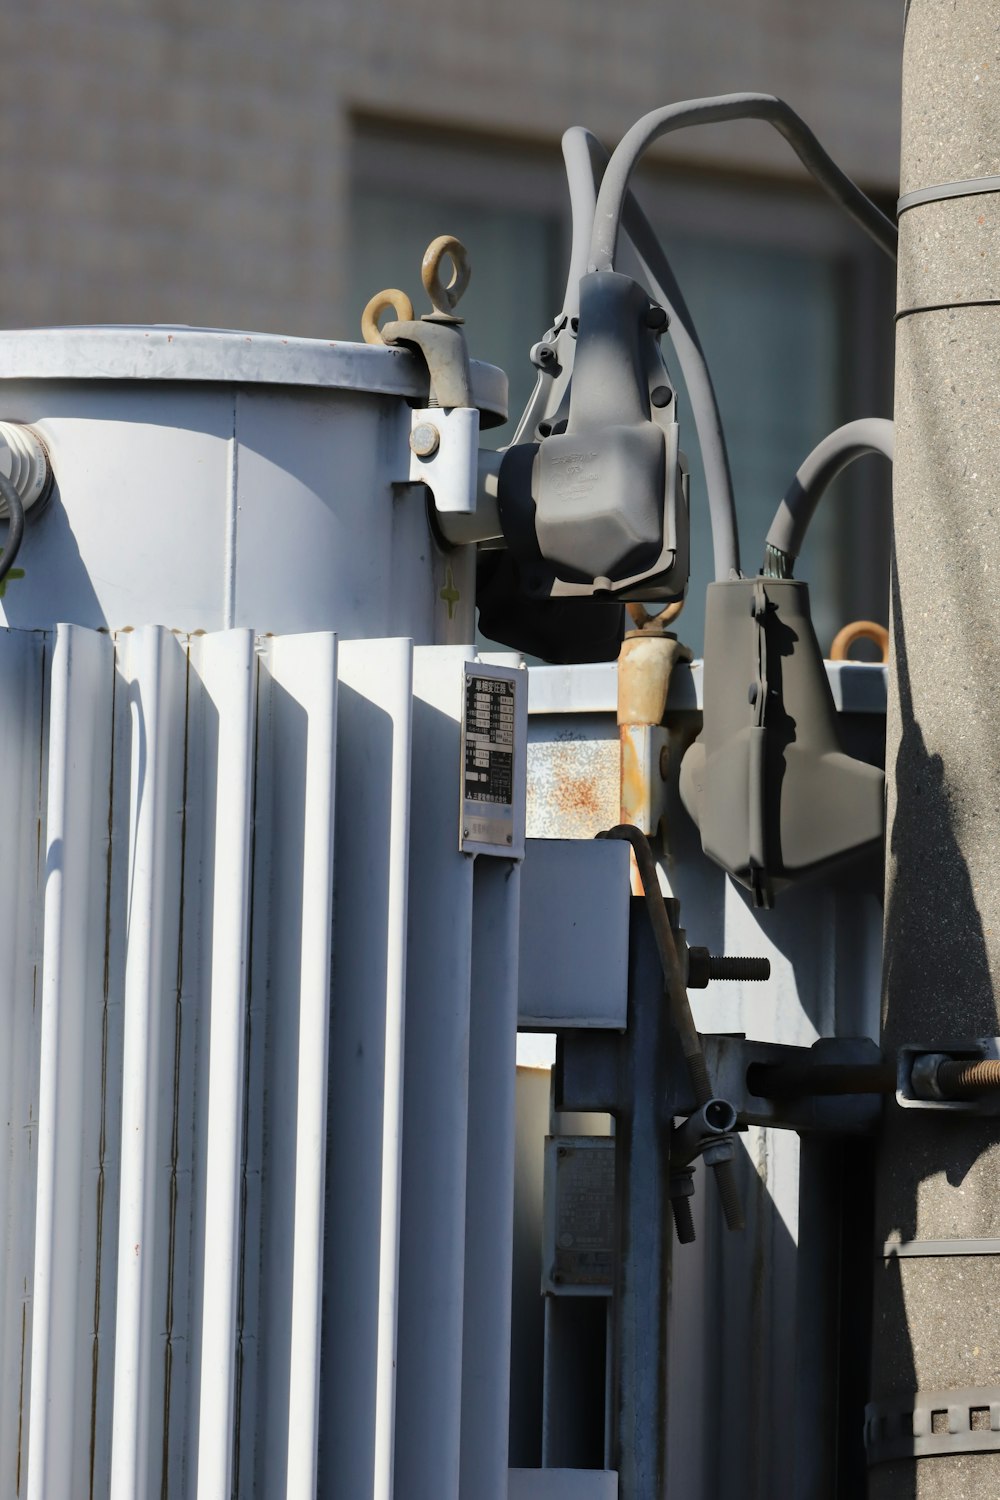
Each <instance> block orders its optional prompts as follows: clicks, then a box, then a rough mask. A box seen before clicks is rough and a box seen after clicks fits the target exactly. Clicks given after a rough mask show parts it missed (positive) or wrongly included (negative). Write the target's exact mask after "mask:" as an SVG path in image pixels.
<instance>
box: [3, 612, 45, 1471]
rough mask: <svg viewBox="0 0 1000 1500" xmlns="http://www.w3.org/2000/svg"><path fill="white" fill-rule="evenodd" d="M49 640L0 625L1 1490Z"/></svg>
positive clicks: (7, 1449)
mask: <svg viewBox="0 0 1000 1500" xmlns="http://www.w3.org/2000/svg"><path fill="white" fill-rule="evenodd" d="M49 655H50V648H49V643H48V642H46V641H45V640H44V639H43V638H42V637H41V636H34V635H23V634H20V633H18V632H12V631H0V700H2V702H3V706H4V711H3V713H2V714H0V785H2V786H3V789H4V791H3V808H4V813H3V818H4V823H3V858H2V859H0V946H2V951H3V953H4V955H5V961H4V975H3V983H2V984H0V1025H2V1028H3V1037H4V1047H3V1052H2V1055H0V1140H2V1149H0V1160H2V1163H3V1170H2V1171H0V1491H2V1492H3V1493H4V1494H8V1495H14V1494H17V1493H19V1492H20V1493H24V1491H25V1481H26V1470H27V1444H28V1433H29V1424H30V1418H31V1401H30V1383H31V1369H32V1360H31V1341H32V1332H33V1316H34V1314H33V1295H32V1263H33V1251H34V1237H35V1174H36V1170H37V1162H38V1151H37V1133H38V1120H39V1107H38V1085H39V1079H38V1056H39V1027H40V1022H41V1012H42V1005H41V995H40V988H41V980H42V973H41V964H40V943H41V931H42V899H43V895H44V879H45V798H46V775H45V743H44V736H43V727H44V712H45V700H46V698H47V692H46V686H47V683H46V676H47V659H48V657H49Z"/></svg>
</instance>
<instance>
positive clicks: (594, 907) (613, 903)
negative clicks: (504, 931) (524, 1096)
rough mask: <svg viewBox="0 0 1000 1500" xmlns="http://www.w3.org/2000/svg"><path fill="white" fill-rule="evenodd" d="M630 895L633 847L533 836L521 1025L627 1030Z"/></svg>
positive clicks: (525, 888)
mask: <svg viewBox="0 0 1000 1500" xmlns="http://www.w3.org/2000/svg"><path fill="white" fill-rule="evenodd" d="M629 894H630V887H629V851H628V847H627V845H625V844H623V843H621V842H619V841H617V840H612V839H606V840H602V841H600V842H598V841H594V840H590V839H587V840H582V839H571V838H564V839H528V841H527V848H526V852H525V859H524V868H523V871H522V874H521V926H520V939H519V952H520V957H519V976H520V977H519V998H518V1011H519V1022H520V1025H521V1026H524V1027H537V1028H539V1029H540V1030H549V1031H552V1030H556V1029H557V1028H559V1027H560V1026H598V1027H605V1028H610V1029H612V1030H623V1029H624V1027H625V1018H626V1010H627V1001H628V909H629Z"/></svg>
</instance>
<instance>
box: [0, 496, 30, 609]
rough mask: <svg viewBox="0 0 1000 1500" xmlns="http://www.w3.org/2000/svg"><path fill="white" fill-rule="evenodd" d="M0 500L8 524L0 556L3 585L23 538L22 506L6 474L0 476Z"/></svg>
mask: <svg viewBox="0 0 1000 1500" xmlns="http://www.w3.org/2000/svg"><path fill="white" fill-rule="evenodd" d="M0 500H2V501H3V502H4V504H5V505H6V507H7V520H8V521H9V522H10V527H9V530H8V532H7V540H6V541H5V542H4V544H3V550H2V554H0V583H3V580H4V579H5V578H6V577H7V574H8V573H9V572H10V570H11V568H12V567H13V566H14V564H15V562H16V561H17V554H18V552H20V550H21V542H22V540H23V538H24V506H23V505H22V504H21V497H20V495H19V494H18V492H17V490H16V488H15V486H14V485H13V484H12V483H11V481H10V480H9V479H8V478H7V475H6V474H0Z"/></svg>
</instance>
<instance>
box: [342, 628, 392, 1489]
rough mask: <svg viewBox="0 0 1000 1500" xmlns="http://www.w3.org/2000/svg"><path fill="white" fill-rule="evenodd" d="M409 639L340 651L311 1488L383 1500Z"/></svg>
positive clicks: (388, 1452) (388, 1478)
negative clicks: (323, 1229) (315, 1465)
mask: <svg viewBox="0 0 1000 1500" xmlns="http://www.w3.org/2000/svg"><path fill="white" fill-rule="evenodd" d="M412 677H413V648H412V646H411V644H410V642H409V641H404V640H390V641H349V642H345V643H344V644H343V645H342V646H341V652H340V701H339V709H338V728H337V769H338V776H339V777H340V781H341V786H342V787H343V788H345V789H346V790H345V791H344V792H343V795H342V796H341V800H340V807H339V809H338V815H337V842H336V876H335V903H334V907H335V923H336V934H335V941H334V955H333V985H332V1013H331V1021H330V1026H331V1055H332V1057H333V1059H334V1063H333V1068H332V1072H331V1087H330V1114H329V1122H328V1141H329V1145H328V1169H327V1190H328V1210H327V1212H328V1233H327V1243H326V1255H325V1296H326V1307H325V1317H324V1332H323V1371H324V1379H323V1393H322V1411H323V1417H322V1423H321V1429H320V1486H319V1493H320V1495H322V1496H323V1497H326V1500H339V1497H340V1496H341V1495H348V1494H350V1495H357V1496H359V1497H364V1500H368V1497H371V1500H391V1497H392V1492H393V1424H394V1417H395V1400H396V1329H397V1309H398V1263H399V1204H400V1191H401V1129H402V1104H403V1044H404V1033H403V1029H404V1013H405V993H406V990H405V986H406V925H407V878H408V866H409V858H410V839H409V832H410V750H411V739H410V728H411V718H412V706H411V697H412Z"/></svg>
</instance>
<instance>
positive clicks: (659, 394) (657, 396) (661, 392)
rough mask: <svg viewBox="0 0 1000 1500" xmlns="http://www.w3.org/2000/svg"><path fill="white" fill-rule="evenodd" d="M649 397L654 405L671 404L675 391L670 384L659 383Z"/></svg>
mask: <svg viewBox="0 0 1000 1500" xmlns="http://www.w3.org/2000/svg"><path fill="white" fill-rule="evenodd" d="M649 399H650V401H652V403H653V405H654V406H669V405H670V403H671V401H672V400H673V399H674V393H673V391H672V390H671V389H670V387H669V385H658V386H656V388H655V389H654V390H652V391H650V393H649Z"/></svg>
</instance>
